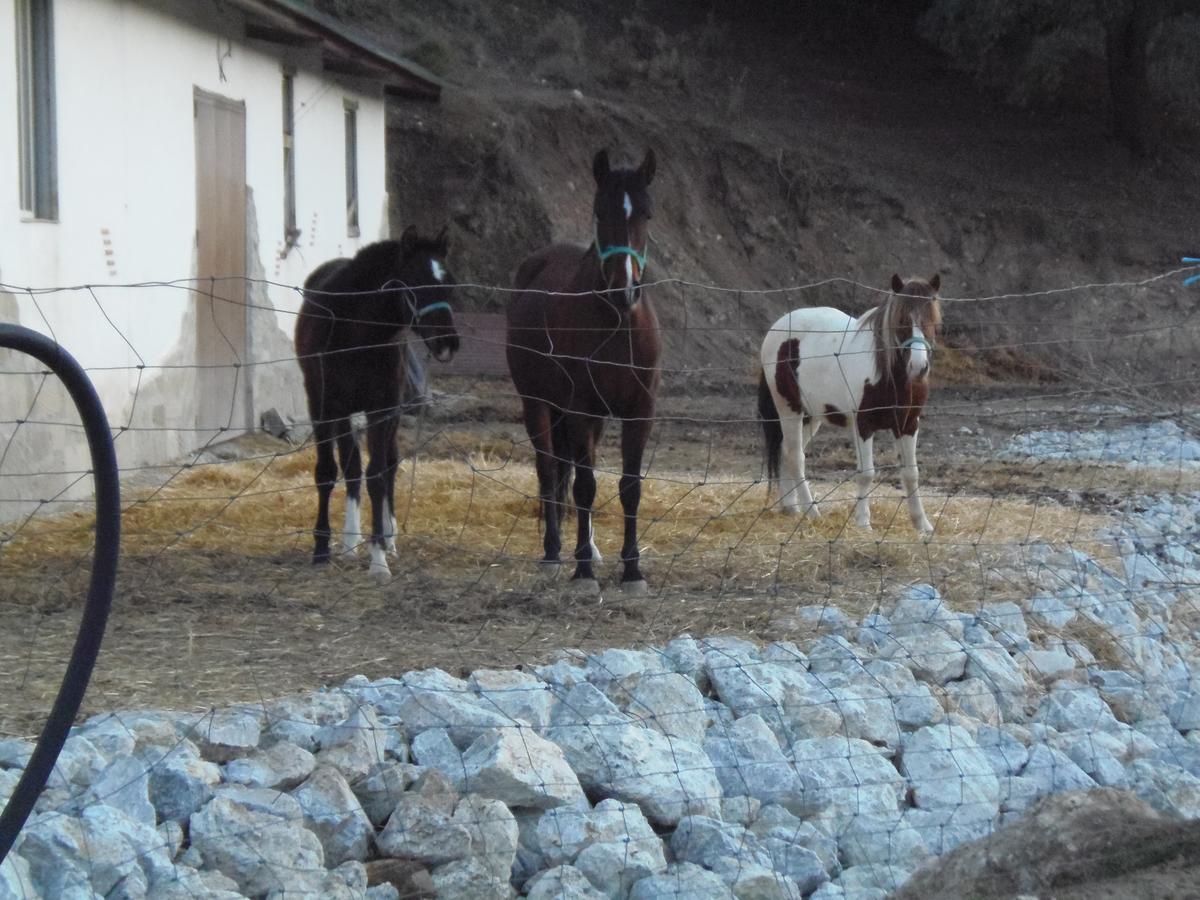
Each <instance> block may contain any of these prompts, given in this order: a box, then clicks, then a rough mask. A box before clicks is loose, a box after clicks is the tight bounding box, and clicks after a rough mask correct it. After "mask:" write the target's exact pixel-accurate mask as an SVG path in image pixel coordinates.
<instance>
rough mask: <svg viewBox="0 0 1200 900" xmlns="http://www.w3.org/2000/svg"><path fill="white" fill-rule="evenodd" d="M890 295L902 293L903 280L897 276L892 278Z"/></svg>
mask: <svg viewBox="0 0 1200 900" xmlns="http://www.w3.org/2000/svg"><path fill="white" fill-rule="evenodd" d="M892 293H893V294H902V293H904V279H903V278H901V277H900V276H899V275H893V276H892Z"/></svg>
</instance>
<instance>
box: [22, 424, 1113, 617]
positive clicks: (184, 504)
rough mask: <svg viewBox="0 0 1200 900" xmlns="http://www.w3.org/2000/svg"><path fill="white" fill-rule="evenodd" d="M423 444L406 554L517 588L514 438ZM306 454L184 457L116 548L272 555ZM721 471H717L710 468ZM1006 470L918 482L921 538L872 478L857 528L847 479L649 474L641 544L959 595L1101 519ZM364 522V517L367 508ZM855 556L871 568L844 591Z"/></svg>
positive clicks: (768, 581) (528, 515)
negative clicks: (805, 510) (808, 511)
mask: <svg viewBox="0 0 1200 900" xmlns="http://www.w3.org/2000/svg"><path fill="white" fill-rule="evenodd" d="M426 449H427V450H428V451H430V453H431V455H427V456H424V457H419V458H417V459H416V461H415V462H414V461H409V462H407V463H405V465H404V467H403V469H402V472H401V474H400V477H399V480H398V485H397V510H396V516H397V519H398V521H399V530H400V533H401V536H400V538H399V542H400V546H401V551H402V553H403V555H404V558H405V561H406V564H409V565H412V566H415V567H417V568H420V569H421V570H423V571H424V572H426V573H427V574H430V575H436V576H437V577H438V578H439V580H444V581H447V582H449V583H459V584H466V583H469V582H472V581H476V580H478V579H479V578H480V574H481V572H487V573H488V574H489V580H490V581H491V582H492V583H496V581H497V579H496V575H497V573H496V572H495V571H493V570H494V569H496V568H497V567H499V568H502V569H505V570H506V571H507V570H510V569H511V574H512V577H513V578H515V579H516V582H514V583H512V585H511V586H524V582H527V581H528V578H529V577H530V576H528V574H527V570H528V568H529V567H528V565H527V563H528V561H529V560H531V559H536V558H537V557H539V556H540V555H541V538H540V534H539V523H538V506H537V502H536V493H537V484H536V478H535V476H534V473H533V468H532V465H531V464H530V454H529V452H528V450H527V448H526V447H524V446H523V445H521V444H518V443H515V442H513V441H512V440H510V439H508V438H507V437H505V436H503V435H501V436H498V437H497V436H495V435H493V434H490V433H488V432H486V431H481V430H473V429H461V430H453V431H447V432H443V433H441V434H440V435H438V436H437V438H436V439H435V440H434V441H433V442H431V443H430V444H429V445H428V446H427V448H426ZM313 459H314V458H313V451H312V449H311V448H308V449H302V450H296V451H286V452H282V453H276V454H271V455H267V456H265V457H261V458H257V459H253V460H248V461H242V462H235V463H220V464H213V465H201V466H196V467H193V468H190V469H187V470H181V471H180V472H179V473H178V474H177V475H176V477H174V478H172V479H171V480H170V481H169V482H167V483H166V484H164V485H162V486H159V487H157V488H153V489H144V490H142V491H140V492H138V493H137V494H136V495H135V496H134V497H133V498H132V500H130V501H127V504H126V509H125V512H124V517H123V528H124V534H123V547H122V549H123V552H124V554H125V555H126V556H127V557H128V556H134V557H145V556H161V555H163V554H170V553H183V552H197V551H202V552H204V553H206V554H213V553H216V554H221V553H226V554H233V555H236V556H238V557H262V558H273V557H275V556H277V555H278V554H279V553H280V552H281V549H282V548H290V547H297V546H302V545H307V543H308V540H309V539H308V534H309V530H310V528H311V525H312V516H313V514H314V508H315V495H314V490H313V488H312V482H311V474H310V473H311V471H312V466H313ZM601 462H602V466H603V464H604V461H603V460H602V461H601ZM723 471H730V470H728V469H726V468H724V467H721V466H715V467H711V468H710V472H723ZM1003 472H1004V473H1005V474H1004V475H1003V476H1001V474H1000V473H999V472H997V473H993V478H994V479H995V481H996V482H997V483H990V484H989V483H988V482H987V480H986V479H985V480H984V481H983V482H982V483H980V484H977V485H972V486H969V487H968V488H967V489H966V490H965V491H964V492H961V493H957V492H956V493H954V494H952V495H950V494H946V493H944V492H941V493H939V491H938V489H937V488H936V487H935V488H930V487H929V486H926V488H925V489H924V495H925V502H926V506H927V509H928V510H929V513H930V516H931V519H932V520H933V521H934V522H935V526H936V529H937V531H936V534H935V535H934V536H933V537H932V538H931V539H928V540H926V539H923V538H920V537H919V536H918V535H917V534H916V533H915V532H914V531H913V529H912V527H911V526H910V524H909V522H908V516H907V513H906V510H905V505H904V501H903V498H902V496H901V494H900V491H899V490H898V489H897V488H896V487H894V486H890V485H887V484H884V483H881V484H880V485H879V486H877V488H876V490H875V492H874V494H873V499H872V516H873V520H874V523H875V528H874V530H873V531H870V532H868V531H864V530H862V529H859V528H857V527H856V526H855V525H854V524H853V523H852V521H851V520H850V514H851V512H852V507H853V496H854V492H853V485H852V484H850V483H848V482H841V483H838V482H832V481H827V480H825V481H823V480H817V481H815V482H814V492H815V494H816V496H817V497H818V499H819V500H820V502H821V505H822V509H823V511H824V513H825V514H824V516H823V517H822V518H820V519H816V520H813V519H804V518H791V517H787V516H784V515H781V514H779V513H778V512H777V511H774V510H767V509H764V508H763V500H764V497H765V487H764V486H763V485H762V484H761V483H759V482H758V481H757V480H756V479H755V478H754V477H753V476H752V475H751V474H747V473H739V472H736V471H730V474H728V475H719V476H717V477H711V476H710V477H708V478H698V477H697V476H696V475H695V474H694V473H689V472H672V471H652V472H651V475H650V477H649V478H648V479H647V481H646V483H645V487H644V493H643V500H642V507H641V533H640V537H641V546H642V554H643V558H644V559H645V561H646V565H647V566H648V567H649V568H651V569H653V570H654V571H655V573H656V578H655V580H656V581H658V582H659V583H660V584H662V586H663V587H664V588H666V587H670V588H672V589H678V590H714V589H716V590H719V591H720V592H722V593H726V594H728V593H739V592H749V593H757V592H760V591H764V590H765V591H775V590H779V589H795V590H797V591H798V592H800V593H812V592H813V591H820V592H821V593H832V586H835V585H836V586H841V587H842V588H843V589H844V590H842V591H839V592H838V599H839V602H842V603H844V604H845V603H846V602H847V601H849V600H850V599H851V597H848V596H847V595H846V590H849V591H851V593H852V594H853V593H861V594H863V595H864V598H866V599H869V598H870V597H874V596H876V595H877V594H878V592H879V581H878V577H879V575H880V572H881V571H882V572H883V573H885V574H886V576H887V577H888V579H889V580H891V579H899V580H905V579H912V578H926V579H930V578H933V577H935V576H937V575H939V574H940V575H941V576H942V577H943V578H949V579H950V580H951V581H953V580H954V579H955V577H956V572H961V573H962V575H961V576H959V577H965V578H966V579H967V580H968V582H970V584H968V585H964V591H963V595H964V596H973V595H975V594H978V592H979V586H980V578H981V577H984V576H982V575H981V574H980V566H984V567H985V568H986V566H987V565H988V563H989V562H990V561H991V560H992V559H993V558H996V559H998V558H999V557H1001V556H1003V555H1004V554H1005V553H1008V552H1009V551H1010V550H1011V548H1012V547H1013V546H1015V545H1018V544H1025V543H1030V542H1036V541H1050V542H1056V541H1060V540H1062V539H1063V538H1064V537H1065V536H1070V537H1073V538H1075V539H1076V540H1077V541H1078V540H1080V539H1081V540H1083V541H1085V542H1086V541H1087V540H1088V538H1089V536H1090V535H1091V534H1094V533H1095V531H1096V530H1097V529H1098V527H1099V525H1100V524H1101V521H1102V519H1101V517H1099V516H1095V515H1087V514H1083V513H1081V512H1079V510H1077V509H1072V508H1069V507H1064V506H1060V505H1057V504H1049V505H1048V504H1042V503H1038V502H1034V501H1031V500H1029V499H1024V498H1021V497H998V496H996V493H997V490H998V489H999V488H1005V489H1009V488H1011V484H1009V483H1007V482H1011V472H1012V467H1008V468H1006V469H1004V470H1003ZM1006 479H1007V482H1006ZM597 480H598V494H597V504H596V516H595V530H596V540H597V544H598V545H599V546H600V548H601V552H602V553H603V554H604V556H605V557H606V559H608V560H612V559H614V558H615V557H616V555H617V553H618V551H619V547H620V541H621V534H622V522H623V517H622V511H621V507H620V503H619V501H618V499H617V481H618V476H617V474H616V473H615V472H614V471H612V469H611V468H608V467H605V468H604V470H603V471H601V472H600V473H599V475H598V479H597ZM343 496H344V495H343V493H342V491H340V490H339V491H337V492H336V493H335V495H334V500H333V504H332V512H331V518H332V521H333V522H334V523H335V528H336V527H337V525H336V523H340V522H341V517H342V503H343V500H342V498H343ZM364 519H365V520H366V521H367V522H369V516H368V515H366V514H364ZM573 534H574V531H573V520H572V521H571V522H569V523H568V525H567V526H566V527H565V528H564V538H565V541H564V543H565V544H566V550H567V551H568V552H569V550H570V548H571V546H573ZM91 539H92V537H91V518H90V516H89V515H88V514H85V513H75V514H71V515H67V516H61V517H57V518H44V519H39V520H36V521H33V522H30V523H28V524H27V525H26V526H25V527H24V528H22V529H21V530H20V531H19V532H18V533H17V534H16V536H15V537H14V538H13V539H12V540H11V541H10V542H9V544H8V545H7V546H6V547H5V549H4V553H3V555H2V556H0V572H19V571H21V570H22V569H25V568H28V567H30V566H34V565H37V564H38V563H40V562H41V561H43V560H44V559H45V558H46V557H47V556H48V555H49V556H53V557H58V558H63V559H71V558H78V557H80V556H81V555H84V554H85V553H86V552H87V550H88V549H89V548H90V544H91ZM1095 550H1096V552H1103V550H1102V548H1100V547H1096V548H1095ZM448 555H452V556H453V558H454V560H455V562H454V564H453V565H452V566H447V560H448ZM967 560H970V564H969V565H964V563H965V562H966V561H967ZM606 565H608V564H607V563H606ZM864 568H865V569H866V570H868V571H869V573H870V576H871V577H870V578H869V579H868V580H867V583H866V585H865V587H860V588H859V589H857V590H856V589H855V588H856V582H860V581H863V579H862V578H861V576H862V574H863V570H864ZM859 605H860V603H858V602H852V603H850V606H851V607H852V608H857V607H858V606H859Z"/></svg>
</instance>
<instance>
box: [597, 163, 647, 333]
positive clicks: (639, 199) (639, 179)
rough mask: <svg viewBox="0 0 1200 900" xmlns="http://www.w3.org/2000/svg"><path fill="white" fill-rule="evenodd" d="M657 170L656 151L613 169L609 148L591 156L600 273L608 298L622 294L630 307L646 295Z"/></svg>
mask: <svg viewBox="0 0 1200 900" xmlns="http://www.w3.org/2000/svg"><path fill="white" fill-rule="evenodd" d="M654 169H655V159H654V151H653V150H647V151H646V156H645V158H643V159H642V164H641V165H640V166H638V167H637V168H636V169H614V168H612V167H611V166H610V165H609V162H608V151H607V150H601V151H600V152H598V153H597V154H596V157H595V159H593V160H592V174H593V175H595V177H596V198H595V200H594V201H593V203H592V215H593V216H594V218H595V232H596V234H595V249H596V254H597V255H598V256H599V257H600V272H601V275H602V277H603V280H604V286H605V289H606V290H607V291H608V296H610V297H614V298H618V297H619V298H620V299H621V301H622V302H623V303H624V307H625V309H626V310H630V309H633V308H634V307H635V306H636V305H637V303H638V301H639V300H640V299H641V284H642V278H643V276H644V274H645V269H646V250H647V245H648V237H649V236H648V231H649V227H648V223H649V221H650V217H651V214H652V212H653V210H652V207H651V203H650V192H649V187H650V182H651V181H652V180H653V179H654Z"/></svg>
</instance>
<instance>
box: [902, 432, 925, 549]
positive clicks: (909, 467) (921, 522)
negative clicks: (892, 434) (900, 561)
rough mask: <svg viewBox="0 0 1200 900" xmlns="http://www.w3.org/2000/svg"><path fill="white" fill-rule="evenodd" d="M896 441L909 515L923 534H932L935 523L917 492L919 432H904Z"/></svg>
mask: <svg viewBox="0 0 1200 900" xmlns="http://www.w3.org/2000/svg"><path fill="white" fill-rule="evenodd" d="M896 443H897V447H898V448H899V450H900V482H901V483H902V484H903V485H904V494H905V496H906V497H907V498H908V515H909V517H910V518H911V519H912V523H913V528H915V529H917V531H919V532H920V533H921V534H932V533H933V525H932V524H930V522H929V519H928V518H927V517H926V515H925V507H924V505H923V504H922V503H921V495H920V494H919V493H917V474H918V473H917V433H916V432H915V431H914V432H913V433H912V434H902V435H900V437H899V438H898V439H897V442H896Z"/></svg>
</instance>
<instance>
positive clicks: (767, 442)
mask: <svg viewBox="0 0 1200 900" xmlns="http://www.w3.org/2000/svg"><path fill="white" fill-rule="evenodd" d="M758 420H759V423H760V424H761V425H762V431H763V444H764V447H763V453H764V454H765V456H766V463H767V491H768V493H769V492H770V490H771V487H772V485H774V484H775V482H777V481H778V480H779V454H780V452H781V450H782V448H783V426H782V425H780V424H779V411H778V410H777V409H776V408H775V398H773V397H772V396H771V388H770V386H768V384H767V371H766V369H762V370H760V371H759V373H758Z"/></svg>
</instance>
